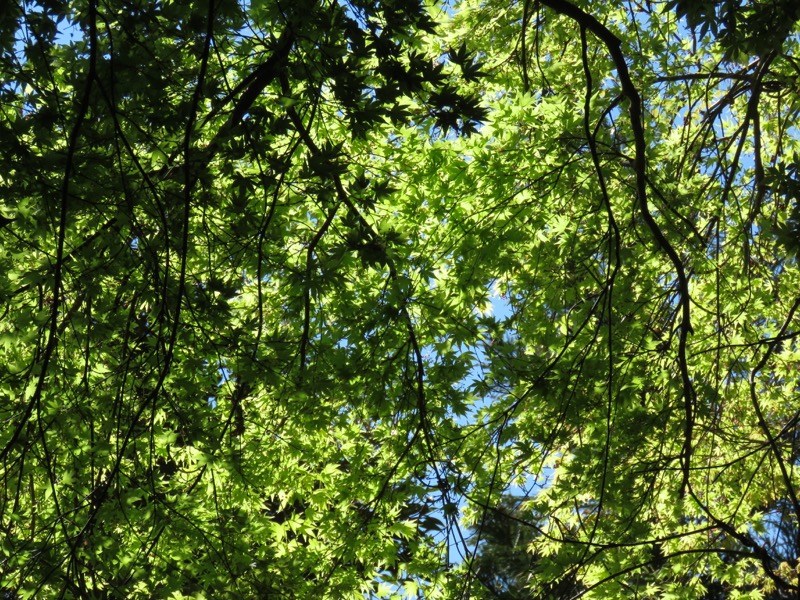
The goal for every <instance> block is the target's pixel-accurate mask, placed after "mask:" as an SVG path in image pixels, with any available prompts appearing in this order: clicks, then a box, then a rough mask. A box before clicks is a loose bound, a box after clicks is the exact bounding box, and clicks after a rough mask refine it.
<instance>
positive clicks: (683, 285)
mask: <svg viewBox="0 0 800 600" xmlns="http://www.w3.org/2000/svg"><path fill="white" fill-rule="evenodd" d="M541 2H542V4H544V5H545V6H547V7H549V8H551V9H553V10H554V11H556V12H557V13H560V14H562V15H564V16H566V17H569V18H570V19H572V20H573V21H575V22H576V23H577V24H578V25H579V26H580V27H581V28H582V29H586V30H588V31H591V32H592V33H593V34H594V35H595V36H596V37H597V38H598V39H600V41H601V42H603V44H605V46H606V48H608V51H609V53H610V54H611V59H612V60H613V62H614V66H615V67H616V68H617V74H618V76H619V81H620V84H621V86H622V93H623V94H624V95H625V96H626V97H627V98H628V102H629V107H628V114H629V116H630V123H631V130H632V133H633V139H634V148H635V155H634V162H633V168H634V173H635V175H636V196H637V198H638V200H639V211H640V213H641V215H642V218H643V219H644V222H645V224H646V225H647V227H648V229H649V230H650V233H651V234H652V236H653V238H654V239H655V241H656V245H657V246H658V247H659V248H660V249H661V251H662V252H663V253H664V254H666V255H667V257H668V258H669V261H670V262H671V263H672V267H673V268H674V269H675V274H676V276H677V278H678V295H679V298H678V305H679V306H680V309H681V328H680V337H679V342H678V367H679V369H680V372H681V381H682V383H683V402H684V419H685V425H684V442H683V451H682V453H681V467H682V470H683V481H682V483H681V490H680V495H681V497H683V496H684V495H685V493H686V488H687V486H688V485H689V473H690V463H691V455H692V435H693V434H692V432H693V429H694V408H695V390H694V385H693V384H692V380H691V378H690V376H689V367H688V364H687V360H686V345H687V341H688V336H689V334H690V333H692V324H691V314H690V313H691V311H690V303H691V299H690V297H689V278H688V277H687V275H686V269H685V267H684V265H683V261H682V260H681V258H680V256H678V253H677V251H676V250H675V248H674V247H673V246H672V244H670V242H669V240H668V239H667V238H666V236H665V235H664V232H663V231H661V228H660V227H659V226H658V223H656V221H655V219H654V218H653V215H652V213H651V212H650V206H649V204H648V201H647V159H646V149H647V144H646V142H645V136H644V124H643V120H642V99H641V96H640V95H639V90H638V89H637V87H636V86H635V85H634V83H633V80H632V79H631V75H630V72H629V71H628V64H627V62H626V61H625V55H624V54H623V53H622V48H621V46H622V42H621V40H620V39H619V38H618V37H617V36H616V35H615V34H614V33H613V32H612V31H611V30H609V29H608V28H607V27H606V26H605V25H603V24H602V23H601V22H600V21H598V20H597V19H596V18H594V17H593V16H592V15H590V14H588V13H586V12H584V11H583V10H581V9H580V8H578V7H577V6H575V5H574V4H572V3H570V2H566V1H565V0H541Z"/></svg>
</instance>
